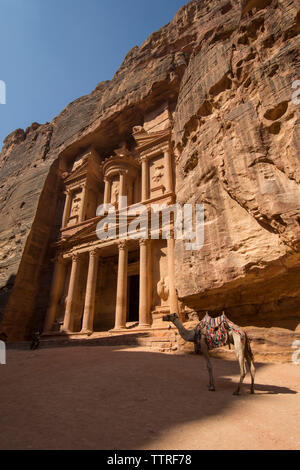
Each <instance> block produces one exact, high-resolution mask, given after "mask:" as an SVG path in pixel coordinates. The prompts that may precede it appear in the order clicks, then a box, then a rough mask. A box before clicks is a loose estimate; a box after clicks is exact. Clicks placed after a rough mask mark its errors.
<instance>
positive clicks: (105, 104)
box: [0, 0, 300, 340]
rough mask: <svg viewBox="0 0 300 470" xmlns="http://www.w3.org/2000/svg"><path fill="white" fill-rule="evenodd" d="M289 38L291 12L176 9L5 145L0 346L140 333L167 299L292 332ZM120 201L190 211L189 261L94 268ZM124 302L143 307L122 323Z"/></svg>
mask: <svg viewBox="0 0 300 470" xmlns="http://www.w3.org/2000/svg"><path fill="white" fill-rule="evenodd" d="M299 32H300V10H299V4H298V2H297V1H296V0H248V1H246V0H224V1H222V0H213V1H211V0H210V1H208V0H204V1H200V0H195V1H192V2H190V3H188V4H187V5H186V6H184V7H183V8H181V10H179V12H178V13H177V14H176V16H175V18H174V19H173V20H172V21H171V22H170V23H169V24H168V25H167V26H165V27H163V28H162V29H161V30H160V31H158V32H156V33H154V34H152V35H151V36H150V37H149V38H148V39H147V40H146V41H145V42H144V44H142V46H140V47H136V48H133V49H132V50H131V51H130V52H129V53H128V55H127V56H126V58H125V60H124V62H123V64H122V66H121V68H120V70H119V71H118V72H117V73H116V74H115V76H114V78H113V79H112V80H111V81H108V82H103V83H100V84H99V85H98V86H97V88H96V89H95V90H94V91H93V92H92V93H91V94H90V95H88V96H84V97H82V98H80V99H78V100H76V101H75V102H73V103H71V104H70V105H69V106H68V107H67V108H66V109H65V110H64V111H63V112H62V113H61V114H60V115H59V116H58V117H56V118H55V119H54V120H53V121H52V122H51V123H46V124H44V125H39V124H36V123H34V124H33V125H32V126H31V127H30V128H28V129H27V130H26V131H23V130H20V129H19V130H17V131H15V132H14V133H12V134H11V135H10V136H8V137H7V139H6V140H5V142H4V147H3V149H2V152H1V156H0V187H1V195H0V210H1V221H0V289H1V296H0V303H1V309H2V317H3V320H2V326H1V328H2V329H4V330H5V331H7V332H8V335H9V337H10V338H11V339H12V340H14V339H18V340H19V339H24V338H26V337H28V336H29V335H30V333H31V331H32V330H33V329H36V328H45V324H46V330H47V331H49V329H50V330H51V329H52V330H53V331H55V330H57V331H61V330H64V331H70V330H73V331H77V332H79V331H83V332H89V331H91V330H95V329H96V330H97V329H105V328H107V329H109V328H112V327H117V328H119V327H121V328H123V327H124V322H125V323H126V320H129V319H130V320H133V321H135V320H137V321H138V322H139V323H140V325H141V326H143V327H149V325H150V326H151V325H152V323H153V321H154V323H155V321H159V317H160V316H161V314H162V312H164V311H167V310H168V309H170V308H172V309H173V308H175V307H176V305H177V308H178V302H177V296H176V289H177V291H178V296H179V298H180V300H181V302H180V303H181V304H182V305H183V306H185V307H186V309H188V308H190V309H192V310H197V311H199V312H202V311H204V310H206V309H208V310H211V311H215V312H216V313H217V312H218V311H219V310H222V309H225V310H226V312H227V315H228V316H230V317H231V319H232V320H233V321H234V322H236V323H240V324H242V325H252V326H255V327H263V328H269V327H280V328H285V329H289V330H291V331H295V330H296V329H297V326H298V325H299V323H300V319H299V306H300V285H299V274H300V262H299V261H300V260H299V240H300V211H299V208H300V188H299V178H300V165H299V155H300V147H299V142H300V106H297V105H295V104H294V103H293V102H292V99H291V98H292V83H293V81H295V80H297V79H300V61H299V50H300V47H299V46H300V36H299ZM166 149H167V151H166ZM120 195H126V196H127V197H128V204H129V206H131V205H132V204H135V203H138V202H143V201H160V202H161V201H163V200H165V199H167V200H168V198H169V200H168V202H169V203H171V202H175V201H176V202H178V203H179V204H185V203H193V204H195V203H203V204H204V206H205V241H204V247H203V248H202V249H201V250H199V251H187V250H185V247H184V243H183V242H182V241H181V240H176V241H168V243H167V242H165V244H164V245H163V243H162V242H161V243H162V246H159V242H158V241H155V243H153V242H151V245H152V246H151V247H150V248H149V246H147V244H146V245H145V244H143V243H141V244H140V245H139V244H138V243H136V246H132V243H131V246H122V243H121V244H114V247H113V248H109V249H107V250H106V252H105V253H104V252H103V253H101V251H103V250H101V247H100V245H99V243H98V241H97V240H96V239H95V227H96V224H97V222H98V219H97V216H96V208H97V206H98V205H99V203H101V202H110V203H112V204H113V205H114V207H115V208H116V209H117V210H120V209H122V208H120V207H119V206H118V204H119V202H118V200H119V196H120ZM109 250H111V251H109ZM76 253H78V256H79V258H76V256H75V258H74V254H76ZM170 253H171V255H170ZM170 256H171V261H170ZM141 258H142V259H143V260H144V261H143V263H144V264H143V266H144V268H145V270H146V271H145V272H143V276H144V277H143V279H144V280H143V281H142V274H141ZM55 260H56V261H55ZM150 260H152V261H150ZM153 260H155V261H153ZM172 260H174V265H173V264H172V263H173V261H172ZM120 261H121V266H123V268H122V269H123V271H122V272H121V271H120ZM145 263H146V264H145ZM149 265H150V268H149ZM150 271H151V276H150ZM138 275H139V276H140V278H139V282H138V284H136V285H135V287H134V282H137V281H130V282H132V287H130V285H129V284H130V282H129V284H128V279H130V277H131V278H132V279H133V278H134V276H138ZM147 276H148V277H147ZM149 276H150V277H149ZM109 277H111V278H110V281H109V282H108V284H105V282H106V281H105V280H107V279H108V278H109ZM150 278H151V283H150V290H151V292H150V291H149V283H146V282H145V279H150ZM166 278H168V281H167V285H166V282H165V280H166ZM55 279H56V281H55ZM118 282H119V284H120V286H121V285H122V283H123V291H122V292H123V296H122V295H121V291H120V290H119V297H118V294H117V293H118V288H117V286H118ZM72 283H73V287H72ZM126 283H127V287H126V289H127V290H126V289H125V287H124V286H125V284H126ZM146 284H147V285H146ZM105 285H106V287H105ZM50 286H52V288H51V289H50ZM87 286H89V287H88V288H87ZM108 286H109V287H110V286H112V287H111V289H110V288H108ZM136 288H138V289H139V292H140V294H141V292H143V293H144V294H143V302H141V299H140V302H141V303H140V304H139V306H138V307H137V306H135V307H133V306H132V308H133V309H137V310H138V316H137V317H135V316H134V318H128V317H127V318H126V315H127V314H128V304H126V302H128V298H127V300H126V299H125V298H124V296H125V297H126V295H129V296H130V289H132V292H133V291H134V290H135V289H136ZM128 289H129V290H128ZM125 290H126V292H125ZM167 291H168V298H167V295H166V292H167ZM128 292H129V293H128ZM72 293H73V294H72ZM71 294H72V295H71ZM120 295H121V296H120ZM117 297H118V299H119V300H118V299H117ZM170 299H172V300H170ZM171 302H172V303H173V304H172V303H171ZM170 304H171V306H170ZM118 305H119V307H118ZM46 312H47V313H46ZM45 322H46V323H45ZM294 337H295V338H296V337H297V334H296V333H294Z"/></svg>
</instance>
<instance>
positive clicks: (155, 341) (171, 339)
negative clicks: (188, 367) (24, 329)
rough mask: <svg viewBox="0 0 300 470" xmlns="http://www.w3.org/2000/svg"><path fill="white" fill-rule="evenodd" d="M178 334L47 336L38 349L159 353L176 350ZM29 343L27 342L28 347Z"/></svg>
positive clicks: (158, 330)
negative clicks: (116, 348)
mask: <svg viewBox="0 0 300 470" xmlns="http://www.w3.org/2000/svg"><path fill="white" fill-rule="evenodd" d="M177 340H178V333H177V330H176V329H175V328H171V329H169V328H168V327H154V328H153V327H152V328H145V329H142V328H127V329H125V330H110V331H105V332H95V333H93V334H92V335H90V336H88V335H86V334H81V333H75V334H59V333H54V334H52V333H51V334H47V335H43V336H42V337H41V339H40V348H51V347H64V346H144V347H148V348H151V349H153V350H155V351H160V352H175V351H177V350H178V342H177ZM29 346H30V342H28V347H29Z"/></svg>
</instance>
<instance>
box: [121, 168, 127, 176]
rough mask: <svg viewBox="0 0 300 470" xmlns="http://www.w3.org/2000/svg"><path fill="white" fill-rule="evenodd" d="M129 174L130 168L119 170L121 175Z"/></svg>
mask: <svg viewBox="0 0 300 470" xmlns="http://www.w3.org/2000/svg"><path fill="white" fill-rule="evenodd" d="M127 174H128V170H123V169H121V170H119V175H122V176H126V175H127Z"/></svg>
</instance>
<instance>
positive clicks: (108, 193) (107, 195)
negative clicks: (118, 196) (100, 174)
mask: <svg viewBox="0 0 300 470" xmlns="http://www.w3.org/2000/svg"><path fill="white" fill-rule="evenodd" d="M104 182H105V188H104V200H103V202H104V204H110V201H111V181H110V179H109V178H104Z"/></svg>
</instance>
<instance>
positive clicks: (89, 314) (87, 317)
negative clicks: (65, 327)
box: [81, 250, 99, 335]
mask: <svg viewBox="0 0 300 470" xmlns="http://www.w3.org/2000/svg"><path fill="white" fill-rule="evenodd" d="M98 258H99V256H98V252H97V250H91V251H90V253H89V268H88V276H87V281H86V294H85V304H84V313H83V320H82V330H81V333H85V334H89V335H90V334H92V333H93V323H94V313H95V296H96V287H97V272H98Z"/></svg>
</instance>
